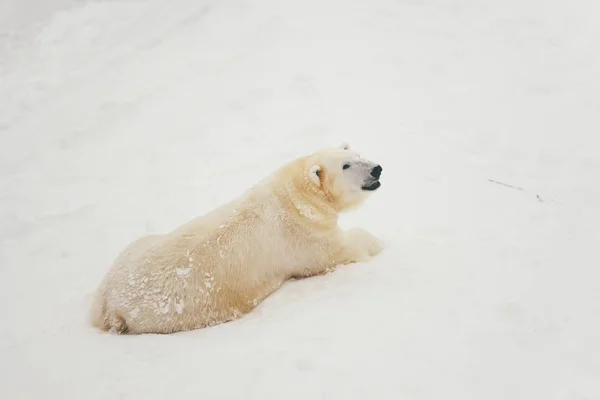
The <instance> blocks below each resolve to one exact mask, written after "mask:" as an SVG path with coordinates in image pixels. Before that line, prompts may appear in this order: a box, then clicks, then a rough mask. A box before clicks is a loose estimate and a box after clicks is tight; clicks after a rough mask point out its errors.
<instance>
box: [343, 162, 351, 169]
mask: <svg viewBox="0 0 600 400" xmlns="http://www.w3.org/2000/svg"><path fill="white" fill-rule="evenodd" d="M348 168H350V164H348V163H346V164H344V165H343V166H342V169H348Z"/></svg>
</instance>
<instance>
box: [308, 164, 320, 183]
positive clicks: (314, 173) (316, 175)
mask: <svg viewBox="0 0 600 400" xmlns="http://www.w3.org/2000/svg"><path fill="white" fill-rule="evenodd" d="M322 171H323V170H322V169H321V166H320V165H313V166H312V167H310V169H309V170H308V179H310V181H311V182H312V183H314V184H315V185H317V186H321V173H322Z"/></svg>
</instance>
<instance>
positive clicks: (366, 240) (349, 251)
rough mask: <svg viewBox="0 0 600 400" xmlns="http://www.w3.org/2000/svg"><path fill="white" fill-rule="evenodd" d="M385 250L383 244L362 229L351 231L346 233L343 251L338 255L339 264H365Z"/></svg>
mask: <svg viewBox="0 0 600 400" xmlns="http://www.w3.org/2000/svg"><path fill="white" fill-rule="evenodd" d="M382 250H383V242H382V241H381V240H379V239H377V238H376V237H375V236H373V235H372V234H370V233H369V232H367V231H365V230H364V229H361V228H354V229H350V230H349V231H347V232H345V233H344V238H343V243H342V249H341V251H340V253H339V255H338V257H337V258H338V261H337V263H338V264H351V263H355V262H364V261H368V260H369V259H371V257H373V256H375V255H377V254H379V253H380V252H381V251H382Z"/></svg>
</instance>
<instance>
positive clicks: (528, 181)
mask: <svg viewBox="0 0 600 400" xmlns="http://www.w3.org/2000/svg"><path fill="white" fill-rule="evenodd" d="M42 3H43V7H42V6H41V4H42ZM40 7H41V8H40ZM0 11H2V13H1V14H2V19H0V22H1V23H2V24H4V25H2V26H0V293H1V295H2V301H1V302H0V398H2V399H41V398H43V399H103V400H106V399H120V398H123V399H150V400H152V399H167V398H168V399H172V398H174V399H442V398H443V399H478V400H479V399H486V400H491V399H498V400H500V399H502V400H504V399H511V400H515V399H524V400H525V399H527V400H531V399H544V400H553V399H565V400H567V399H569V400H579V399H589V400H591V399H594V400H596V399H600V256H599V253H598V248H599V245H600V228H599V227H600V189H599V184H600V156H599V155H598V152H599V150H600V138H599V132H600V114H599V110H600V96H598V93H600V51H599V50H598V49H600V4H599V2H598V1H596V0H587V1H585V0H573V1H569V2H566V1H541V0H539V1H536V0H519V1H517V0H506V1H487V0H484V1H476V0H452V1H443V0H424V1H416V0H403V1H392V0H372V1H342V0H321V1H315V0H303V1H291V0H277V1H276V0H261V1H257V0H222V1H216V0H172V1H167V0H131V1H125V0H113V1H92V2H89V1H76V0H73V1H71V0H45V1H37V2H36V1H32V0H27V1H24V0H3V8H2V9H0ZM344 141H347V142H349V143H350V144H351V145H352V146H353V148H354V149H356V150H357V151H359V152H361V154H362V155H363V156H365V157H367V158H370V159H372V160H373V161H376V162H378V163H381V164H382V165H383V168H384V171H383V175H382V187H381V189H380V190H378V191H377V192H376V193H374V194H373V196H371V198H370V199H369V200H368V202H367V203H366V204H365V206H364V207H363V208H361V209H360V210H358V211H356V212H353V213H351V214H348V215H345V216H343V218H342V219H341V223H342V225H343V227H345V228H349V227H352V226H360V227H363V228H365V229H367V230H369V231H371V232H372V233H374V234H375V235H378V236H380V237H381V238H383V239H384V240H385V242H386V243H387V248H386V250H385V251H384V252H383V253H382V254H381V255H379V256H378V257H377V258H376V259H374V260H373V261H371V262H368V263H362V264H355V265H351V266H347V267H344V268H339V269H338V270H337V271H335V272H334V273H332V274H329V275H326V276H323V277H315V278H310V279H305V280H301V281H294V282H289V283H288V284H286V285H284V287H283V288H282V289H281V290H280V291H278V292H277V293H276V294H275V295H273V296H272V297H270V298H268V299H267V300H266V301H265V302H264V303H262V304H261V305H260V306H259V307H258V308H257V309H256V310H255V311H253V312H252V313H251V314H249V315H248V316H246V317H244V318H242V319H240V320H238V321H235V322H232V323H227V324H223V325H219V326H215V327H212V328H208V329H203V330H197V331H192V332H185V333H179V334H173V335H162V336H161V335H141V336H119V335H113V334H107V333H103V332H100V331H97V330H95V329H93V328H92V327H90V326H89V325H88V324H87V318H88V317H87V312H88V308H89V303H90V299H91V295H92V293H93V291H94V290H95V289H96V287H97V285H98V284H99V282H100V280H101V279H102V278H103V276H104V274H105V273H106V271H107V270H108V268H109V266H110V264H111V262H112V261H113V259H114V258H115V256H116V255H117V253H118V252H119V251H120V250H122V249H123V248H124V246H126V245H127V244H128V243H129V242H131V241H132V240H134V239H136V238H138V237H140V236H141V235H145V234H148V233H165V232H168V231H170V230H171V229H174V228H175V227H177V226H178V225H180V224H182V223H184V222H187V221H189V220H190V219H191V218H194V217H196V216H198V215H201V214H203V213H205V212H207V211H210V210H211V209H212V208H214V207H216V206H218V205H220V204H222V203H224V202H226V201H229V200H231V199H232V198H233V197H234V196H237V195H238V194H240V193H242V192H243V191H244V190H245V189H247V188H248V187H250V186H251V185H252V184H253V183H254V182H256V181H258V180H259V179H261V178H263V177H264V176H265V175H267V174H268V173H270V172H271V171H272V170H273V169H275V168H276V167H278V166H280V165H281V164H283V163H285V162H287V161H289V160H290V159H292V158H294V157H297V156H300V155H304V154H306V153H309V152H312V151H314V150H318V149H320V148H323V147H328V146H333V145H338V144H339V143H342V142H344ZM495 182H500V183H495ZM501 183H504V184H506V185H511V186H506V185H502V184H501ZM182 307H183V306H182Z"/></svg>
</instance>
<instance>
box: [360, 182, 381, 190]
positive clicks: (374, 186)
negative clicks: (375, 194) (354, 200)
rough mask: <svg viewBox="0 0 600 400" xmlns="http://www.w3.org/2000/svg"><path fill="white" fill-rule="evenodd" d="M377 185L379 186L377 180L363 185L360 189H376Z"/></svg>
mask: <svg viewBox="0 0 600 400" xmlns="http://www.w3.org/2000/svg"><path fill="white" fill-rule="evenodd" d="M379 186H381V183H380V182H379V181H373V182H370V183H369V184H367V185H364V186H363V187H362V190H377V188H379Z"/></svg>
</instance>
